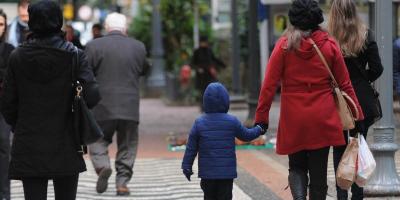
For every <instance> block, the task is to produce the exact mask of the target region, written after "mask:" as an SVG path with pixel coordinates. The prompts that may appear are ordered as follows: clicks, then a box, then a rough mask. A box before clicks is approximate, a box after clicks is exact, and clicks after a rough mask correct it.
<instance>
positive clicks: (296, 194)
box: [288, 170, 308, 200]
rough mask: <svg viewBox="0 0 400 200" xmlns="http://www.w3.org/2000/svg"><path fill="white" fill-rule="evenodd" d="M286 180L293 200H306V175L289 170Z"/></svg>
mask: <svg viewBox="0 0 400 200" xmlns="http://www.w3.org/2000/svg"><path fill="white" fill-rule="evenodd" d="M288 179H289V186H290V191H291V193H292V197H293V200H306V199H307V185H308V177H307V174H306V173H305V172H302V171H297V170H290V171H289V178H288Z"/></svg>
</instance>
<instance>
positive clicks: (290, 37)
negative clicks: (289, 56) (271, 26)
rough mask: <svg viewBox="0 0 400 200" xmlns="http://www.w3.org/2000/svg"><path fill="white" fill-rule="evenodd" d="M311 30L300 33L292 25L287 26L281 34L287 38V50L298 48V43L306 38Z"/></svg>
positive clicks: (300, 31)
mask: <svg viewBox="0 0 400 200" xmlns="http://www.w3.org/2000/svg"><path fill="white" fill-rule="evenodd" d="M310 34H311V30H308V31H302V30H300V29H298V28H296V27H294V26H293V25H289V26H288V28H287V29H286V31H285V33H284V34H283V35H284V36H285V37H286V38H287V46H286V49H287V50H296V49H298V48H299V47H300V42H301V39H302V38H303V37H308V36H309V35H310Z"/></svg>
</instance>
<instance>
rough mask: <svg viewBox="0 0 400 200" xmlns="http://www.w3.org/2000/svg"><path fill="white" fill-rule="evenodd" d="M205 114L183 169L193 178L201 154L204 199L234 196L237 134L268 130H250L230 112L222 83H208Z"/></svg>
mask: <svg viewBox="0 0 400 200" xmlns="http://www.w3.org/2000/svg"><path fill="white" fill-rule="evenodd" d="M203 109H204V112H205V114H203V115H202V116H200V117H199V118H197V119H196V121H195V122H194V124H193V127H192V130H191V132H190V134H189V139H188V143H187V146H186V151H185V156H184V157H183V162H182V170H183V173H184V174H185V176H186V178H187V179H188V180H189V181H190V176H191V175H192V174H193V172H192V165H193V162H194V159H195V158H196V155H197V153H198V154H199V160H198V165H199V178H201V183H200V186H201V189H202V190H203V192H204V199H224V200H225V199H232V187H233V179H235V178H236V177H237V172H236V153H235V137H237V138H239V139H241V140H244V141H251V140H253V139H255V138H257V137H258V136H260V134H264V133H265V131H266V130H265V129H264V128H263V127H261V126H259V125H257V126H256V127H254V128H251V129H248V128H246V127H244V126H243V125H242V124H241V123H240V121H239V120H238V119H237V118H236V117H234V116H232V115H229V114H227V112H228V110H229V94H228V91H227V90H226V89H225V87H224V86H223V85H222V84H220V83H211V84H209V85H208V86H207V88H206V91H205V92H204V96H203Z"/></svg>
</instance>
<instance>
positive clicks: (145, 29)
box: [128, 0, 153, 50]
mask: <svg viewBox="0 0 400 200" xmlns="http://www.w3.org/2000/svg"><path fill="white" fill-rule="evenodd" d="M152 11H153V7H152V6H151V2H150V1H149V0H141V1H140V7H139V13H138V15H137V16H136V17H134V18H133V20H132V23H131V24H130V26H129V30H128V35H129V36H131V37H134V38H136V39H138V40H140V41H142V42H143V43H144V45H145V46H146V49H147V50H150V48H151V13H152Z"/></svg>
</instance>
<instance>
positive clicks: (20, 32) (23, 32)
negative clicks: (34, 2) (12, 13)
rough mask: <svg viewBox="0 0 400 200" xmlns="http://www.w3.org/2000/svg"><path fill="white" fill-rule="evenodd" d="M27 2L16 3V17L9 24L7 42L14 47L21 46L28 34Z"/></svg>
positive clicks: (24, 0)
mask: <svg viewBox="0 0 400 200" xmlns="http://www.w3.org/2000/svg"><path fill="white" fill-rule="evenodd" d="M28 6H29V0H20V1H19V2H18V6H17V7H18V16H17V17H16V18H15V19H14V20H13V21H12V22H11V24H10V26H9V30H8V31H9V32H8V42H9V43H10V44H12V45H13V46H14V47H17V46H18V45H20V44H22V43H23V42H24V41H25V40H26V36H27V34H28V32H29V27H28V21H29V14H28Z"/></svg>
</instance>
